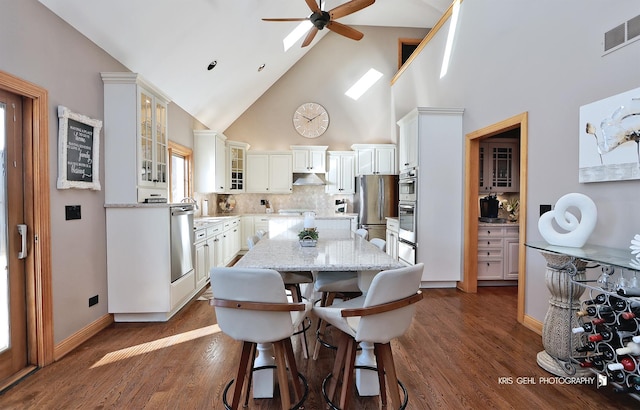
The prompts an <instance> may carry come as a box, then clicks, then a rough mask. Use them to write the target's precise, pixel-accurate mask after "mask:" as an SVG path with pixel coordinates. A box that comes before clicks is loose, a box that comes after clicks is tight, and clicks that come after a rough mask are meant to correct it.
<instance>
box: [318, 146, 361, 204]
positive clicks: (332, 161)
mask: <svg viewBox="0 0 640 410" xmlns="http://www.w3.org/2000/svg"><path fill="white" fill-rule="evenodd" d="M355 162H356V154H355V153H354V152H353V151H329V167H328V169H327V174H326V180H327V185H325V192H326V193H327V194H355V193H356V184H355V180H356V179H355V170H356V168H355Z"/></svg>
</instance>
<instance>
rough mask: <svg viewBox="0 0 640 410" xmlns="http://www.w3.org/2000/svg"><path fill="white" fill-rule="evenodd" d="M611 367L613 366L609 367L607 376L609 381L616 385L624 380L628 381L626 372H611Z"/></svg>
mask: <svg viewBox="0 0 640 410" xmlns="http://www.w3.org/2000/svg"><path fill="white" fill-rule="evenodd" d="M614 364H617V363H614ZM609 366H611V364H609V365H607V376H608V377H609V380H611V381H613V382H615V383H622V382H624V380H625V379H626V376H625V374H624V371H622V370H611V369H609Z"/></svg>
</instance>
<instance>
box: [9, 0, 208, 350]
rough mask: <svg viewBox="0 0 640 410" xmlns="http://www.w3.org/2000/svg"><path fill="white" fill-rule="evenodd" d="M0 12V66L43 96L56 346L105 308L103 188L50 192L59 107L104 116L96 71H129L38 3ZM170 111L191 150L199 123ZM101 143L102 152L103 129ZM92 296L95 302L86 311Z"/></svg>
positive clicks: (26, 1) (174, 130)
mask: <svg viewBox="0 0 640 410" xmlns="http://www.w3.org/2000/svg"><path fill="white" fill-rule="evenodd" d="M0 9H1V10H2V12H0V56H1V57H0V70H2V71H5V72H8V73H10V74H12V75H15V76H17V77H20V78H22V79H24V80H27V81H29V82H32V83H34V84H37V85H39V86H41V87H43V88H45V89H47V91H48V93H49V168H50V169H49V172H50V176H51V180H50V191H51V212H50V218H51V238H52V242H51V249H52V267H51V268H52V273H51V274H52V280H53V323H54V342H55V343H59V342H60V341H62V340H64V339H65V338H67V337H69V336H70V335H72V334H73V333H75V332H77V331H78V330H80V329H82V328H84V327H85V326H87V325H88V324H90V323H91V322H93V321H95V320H96V319H98V318H100V317H101V316H103V315H105V314H106V313H107V273H106V271H107V268H106V263H107V262H106V240H105V211H104V191H88V190H79V189H67V190H58V189H56V180H57V176H58V169H57V168H58V153H57V146H58V115H57V107H58V105H64V106H66V107H68V108H69V109H71V110H72V111H73V112H77V113H80V114H83V115H86V116H89V117H91V118H96V119H100V120H103V117H104V115H103V112H104V109H103V84H102V80H101V79H100V72H101V71H128V70H127V68H126V67H124V66H123V65H122V64H120V63H119V62H117V61H116V60H115V59H113V58H112V57H111V56H109V55H108V54H107V53H105V52H104V51H103V50H102V49H100V48H99V47H97V46H96V45H95V44H93V43H91V42H90V41H89V40H88V39H87V38H86V37H84V36H82V35H80V34H79V33H78V32H77V31H76V30H75V29H73V28H72V27H71V26H69V25H68V24H67V23H65V22H63V21H62V20H61V19H60V18H58V17H57V16H56V15H54V14H53V13H51V12H50V11H49V10H48V9H47V8H45V7H44V6H43V5H41V4H40V3H38V2H37V1H36V0H20V1H14V0H0ZM168 115H169V121H170V124H169V136H170V138H172V139H173V137H174V136H175V137H176V138H177V139H178V141H177V142H180V143H181V144H183V145H186V146H188V147H192V146H193V134H192V130H193V129H194V128H196V127H203V126H202V124H200V123H198V122H196V121H195V120H194V119H193V118H192V117H191V116H189V115H188V114H187V113H186V112H185V111H183V110H182V109H181V108H179V107H177V106H176V105H175V104H170V105H169V114H168ZM172 123H173V124H172ZM105 125H106V124H105ZM103 130H104V128H103ZM100 144H101V145H102V147H101V148H100V151H101V152H104V132H103V133H102V135H101V141H100ZM100 180H101V181H104V158H100ZM65 205H80V206H81V207H82V219H80V220H74V221H65V214H64V207H65ZM94 295H98V296H99V303H98V305H95V306H94V307H91V308H89V307H88V299H89V297H91V296H94Z"/></svg>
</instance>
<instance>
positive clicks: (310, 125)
mask: <svg viewBox="0 0 640 410" xmlns="http://www.w3.org/2000/svg"><path fill="white" fill-rule="evenodd" d="M293 127H294V128H295V129H296V131H297V132H298V134H300V135H302V136H303V137H305V138H317V137H319V136H321V135H322V134H324V132H325V131H326V130H327V128H329V113H327V110H325V108H324V107H323V106H322V105H320V104H318V103H313V102H308V103H304V104H302V105H301V106H300V107H298V108H296V111H295V112H294V113H293Z"/></svg>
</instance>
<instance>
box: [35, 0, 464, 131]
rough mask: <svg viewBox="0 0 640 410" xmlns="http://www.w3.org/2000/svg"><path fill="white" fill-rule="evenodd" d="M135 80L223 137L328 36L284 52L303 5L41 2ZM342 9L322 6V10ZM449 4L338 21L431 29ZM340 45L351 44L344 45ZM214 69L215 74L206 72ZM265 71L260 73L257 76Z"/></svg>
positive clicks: (404, 5) (297, 0) (381, 8)
mask: <svg viewBox="0 0 640 410" xmlns="http://www.w3.org/2000/svg"><path fill="white" fill-rule="evenodd" d="M39 1H40V2H41V3H42V4H44V5H45V6H46V7H48V8H49V9H50V10H52V11H53V12H54V13H55V14H57V15H58V16H59V17H60V18H62V19H63V20H65V21H66V22H67V23H69V24H70V25H71V26H73V27H74V28H75V29H77V30H78V31H79V32H80V33H82V34H83V35H85V36H86V37H87V38H89V39H90V40H91V41H93V42H94V43H95V44H97V45H98V46H99V47H101V48H102V49H103V50H105V51H106V52H107V53H109V54H110V55H111V56H113V57H114V58H115V59H117V60H118V61H120V62H121V63H122V64H123V65H125V66H126V67H127V68H128V69H129V70H131V71H132V72H136V73H140V74H141V75H142V76H143V77H144V78H145V79H146V80H148V81H149V82H151V83H152V84H154V85H155V86H156V87H158V88H160V89H161V90H162V91H163V92H164V93H165V94H166V95H168V96H169V97H170V98H171V99H172V101H173V102H175V103H176V104H177V105H179V106H180V107H182V108H183V109H184V110H185V111H187V112H188V113H189V114H191V115H193V116H194V117H195V118H197V119H198V120H199V121H201V122H202V123H203V124H205V125H206V126H207V127H209V128H210V129H213V130H220V131H223V130H225V129H226V128H227V127H228V126H229V125H230V124H231V123H232V122H233V121H235V120H236V119H237V118H238V117H239V116H240V115H242V113H243V112H244V111H245V110H246V109H247V108H248V107H249V106H250V105H251V104H252V103H253V102H255V101H256V100H257V99H258V98H259V97H260V96H261V95H262V94H263V93H264V92H265V91H266V90H267V89H269V87H271V86H272V85H273V84H274V83H275V82H276V81H277V80H278V79H279V78H280V77H281V76H282V75H283V74H284V73H286V72H287V70H289V68H291V67H292V66H293V65H294V64H295V63H296V62H297V61H298V60H299V59H301V58H303V57H304V55H305V54H306V52H308V51H309V49H311V48H312V47H313V46H314V45H315V44H317V43H318V42H319V41H322V38H323V37H324V36H325V35H332V36H335V35H337V34H335V33H332V32H329V30H327V29H324V30H321V31H320V32H319V33H318V35H317V36H316V37H315V39H314V40H313V42H312V43H311V44H310V45H309V46H308V47H304V48H302V47H300V45H301V43H302V41H303V39H304V36H303V38H302V39H300V40H298V41H297V43H296V44H295V45H294V46H293V47H291V48H290V49H289V50H288V51H285V50H284V47H283V43H282V40H283V39H284V37H286V36H287V34H289V32H290V31H291V30H293V29H294V28H295V27H296V25H297V24H298V23H297V22H265V21H262V18H267V17H281V18H288V17H292V18H295V17H307V16H309V15H310V14H311V12H310V10H309V7H308V6H307V4H306V2H305V0H262V1H260V0H234V1H230V0H188V1H176V0H135V1H131V0H109V1H86V0H39ZM342 3H345V0H326V1H323V2H322V9H323V10H331V9H332V8H334V7H336V6H338V5H340V4H342ZM450 3H451V0H377V1H376V2H375V3H374V4H373V5H371V6H369V7H367V8H365V9H363V10H360V11H358V12H356V13H353V14H351V15H349V16H346V17H343V18H341V19H340V20H339V22H340V23H343V24H347V25H349V26H355V28H357V26H387V27H415V28H430V27H433V25H434V24H435V23H436V22H437V21H438V19H439V18H440V17H441V16H442V14H443V13H444V12H445V10H446V9H447V7H449V4H450ZM343 40H344V41H354V40H350V39H347V38H344V37H343ZM213 61H216V62H217V64H216V66H215V68H213V69H211V70H208V69H207V68H208V66H209V65H210V64H211V63H212V62H213ZM263 64H264V69H262V70H260V71H259V70H258V68H259V67H260V66H261V65H263Z"/></svg>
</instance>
